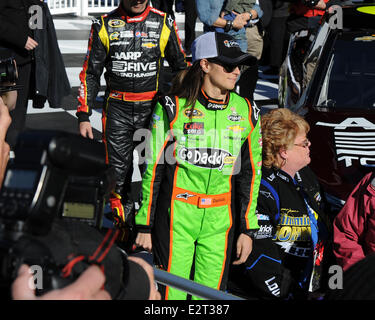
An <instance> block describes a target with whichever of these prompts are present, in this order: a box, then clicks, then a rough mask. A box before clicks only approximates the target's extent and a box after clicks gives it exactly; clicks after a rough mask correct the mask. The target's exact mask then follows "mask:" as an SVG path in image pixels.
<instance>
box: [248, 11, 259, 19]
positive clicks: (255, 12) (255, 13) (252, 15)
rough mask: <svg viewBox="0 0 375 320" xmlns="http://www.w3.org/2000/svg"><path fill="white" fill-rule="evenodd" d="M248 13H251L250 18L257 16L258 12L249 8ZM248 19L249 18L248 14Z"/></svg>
mask: <svg viewBox="0 0 375 320" xmlns="http://www.w3.org/2000/svg"><path fill="white" fill-rule="evenodd" d="M250 13H251V20H254V19H257V18H258V12H257V11H256V10H253V9H251V10H250ZM249 20H250V14H249Z"/></svg>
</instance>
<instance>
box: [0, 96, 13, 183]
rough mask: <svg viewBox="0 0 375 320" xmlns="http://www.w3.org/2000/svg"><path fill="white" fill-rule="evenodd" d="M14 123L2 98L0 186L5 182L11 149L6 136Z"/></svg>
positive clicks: (0, 109)
mask: <svg viewBox="0 0 375 320" xmlns="http://www.w3.org/2000/svg"><path fill="white" fill-rule="evenodd" d="M11 122H12V118H11V117H10V115H9V109H8V107H7V106H6V105H5V103H4V101H3V99H2V97H0V186H1V184H2V182H3V178H4V173H5V169H6V166H7V163H8V160H9V151H10V147H9V145H8V144H7V143H6V142H5V136H6V134H7V131H8V128H9V126H10V124H11Z"/></svg>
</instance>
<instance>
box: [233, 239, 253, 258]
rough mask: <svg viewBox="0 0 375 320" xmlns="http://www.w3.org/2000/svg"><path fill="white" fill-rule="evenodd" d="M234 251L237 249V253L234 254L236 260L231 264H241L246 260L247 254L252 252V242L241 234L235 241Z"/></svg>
mask: <svg viewBox="0 0 375 320" xmlns="http://www.w3.org/2000/svg"><path fill="white" fill-rule="evenodd" d="M236 249H237V252H236V257H237V260H235V261H234V262H233V264H234V265H238V264H242V263H244V262H245V261H246V260H247V258H248V257H249V254H250V253H251V251H252V250H253V240H252V239H251V238H250V237H249V236H247V235H246V234H244V233H241V234H240V236H239V237H238V240H237V246H236Z"/></svg>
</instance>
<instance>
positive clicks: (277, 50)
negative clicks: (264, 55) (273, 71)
mask: <svg viewBox="0 0 375 320" xmlns="http://www.w3.org/2000/svg"><path fill="white" fill-rule="evenodd" d="M287 20H288V17H272V19H271V21H270V23H269V25H268V28H267V29H266V32H267V33H268V39H269V52H270V58H269V62H270V63H269V64H270V66H271V67H277V68H280V66H281V64H282V63H283V61H284V59H285V55H286V49H287V48H286V47H287V41H288V37H287V32H286V22H287Z"/></svg>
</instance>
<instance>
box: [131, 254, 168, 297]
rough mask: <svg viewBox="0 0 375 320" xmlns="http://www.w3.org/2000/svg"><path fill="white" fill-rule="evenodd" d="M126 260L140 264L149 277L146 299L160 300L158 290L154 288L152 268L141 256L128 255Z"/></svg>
mask: <svg viewBox="0 0 375 320" xmlns="http://www.w3.org/2000/svg"><path fill="white" fill-rule="evenodd" d="M128 260H132V261H134V262H136V263H138V264H139V265H141V267H142V268H143V269H145V271H146V273H147V275H148V277H149V279H150V296H149V298H148V300H160V299H161V296H160V292H159V291H158V290H157V289H156V286H155V279H154V269H153V268H152V267H151V266H150V265H149V264H148V263H147V262H146V261H145V260H143V259H142V258H139V257H132V256H129V257H128Z"/></svg>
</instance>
